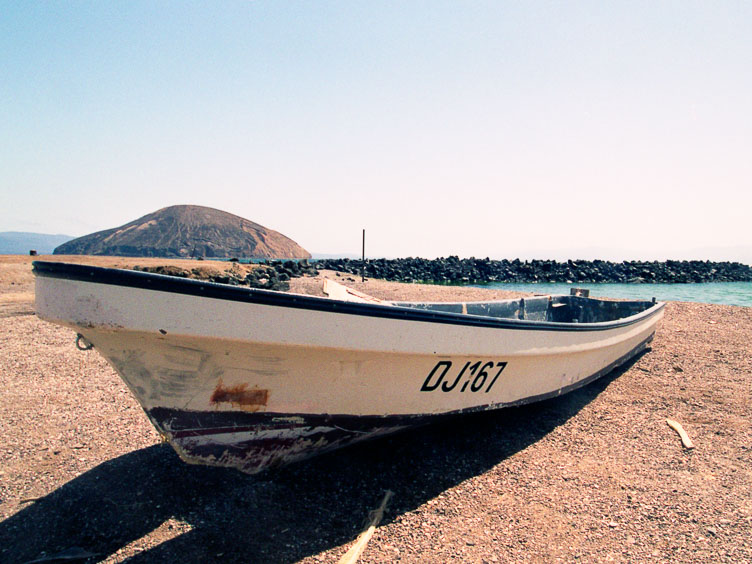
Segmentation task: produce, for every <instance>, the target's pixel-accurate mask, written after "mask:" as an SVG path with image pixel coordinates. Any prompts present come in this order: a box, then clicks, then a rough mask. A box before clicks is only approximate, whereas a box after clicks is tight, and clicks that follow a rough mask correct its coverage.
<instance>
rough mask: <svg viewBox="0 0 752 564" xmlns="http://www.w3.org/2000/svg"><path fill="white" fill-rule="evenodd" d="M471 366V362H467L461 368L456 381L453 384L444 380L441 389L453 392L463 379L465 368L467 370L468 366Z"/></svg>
mask: <svg viewBox="0 0 752 564" xmlns="http://www.w3.org/2000/svg"><path fill="white" fill-rule="evenodd" d="M468 366H470V362H466V363H465V366H463V367H462V370H460V373H459V374H458V375H457V377H456V378H455V379H454V382H452V385H451V386H450V385H448V384H449V382H444V383H443V384H442V385H441V390H442V391H444V392H451V391H452V390H453V389H454V388H455V387H456V386H457V384H458V383H459V381H460V380H461V379H462V375H463V374H464V373H465V370H467V367H468Z"/></svg>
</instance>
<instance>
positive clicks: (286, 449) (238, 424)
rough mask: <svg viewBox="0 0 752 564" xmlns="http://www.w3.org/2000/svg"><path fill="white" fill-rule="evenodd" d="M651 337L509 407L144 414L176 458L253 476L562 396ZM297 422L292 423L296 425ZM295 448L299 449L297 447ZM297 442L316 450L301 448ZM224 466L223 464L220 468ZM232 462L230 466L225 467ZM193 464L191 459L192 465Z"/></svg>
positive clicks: (637, 349) (630, 354) (605, 371)
mask: <svg viewBox="0 0 752 564" xmlns="http://www.w3.org/2000/svg"><path fill="white" fill-rule="evenodd" d="M654 335H655V334H654V333H653V334H651V335H650V336H649V337H647V338H646V339H645V340H644V341H642V342H641V343H639V344H638V345H637V346H636V347H634V348H633V349H632V350H631V351H629V352H628V353H627V354H625V355H623V356H622V357H620V358H618V359H616V360H615V361H614V362H612V363H610V364H609V365H608V366H605V367H604V368H602V369H601V370H599V371H597V372H596V373H595V374H592V375H590V376H588V377H587V378H583V379H582V380H580V381H579V382H576V383H574V384H572V385H570V386H567V387H565V388H561V389H559V390H554V391H552V392H548V393H545V394H540V395H537V396H532V397H528V398H524V399H521V400H518V401H514V402H508V403H499V404H488V405H482V406H476V407H472V408H467V409H461V410H457V411H451V412H447V413H441V414H413V415H383V416H381V415H361V416H358V415H347V414H335V415H332V414H310V413H246V412H242V411H184V410H178V409H170V408H164V407H155V408H152V409H149V410H147V414H148V415H149V417H150V418H151V420H152V421H153V422H154V424H155V426H156V427H157V428H158V429H159V430H160V431H163V432H165V433H167V434H168V435H169V439H170V442H171V443H172V444H173V447H174V448H175V449H176V450H177V451H178V453H179V454H181V456H183V457H185V458H187V459H188V462H192V460H191V459H192V458H193V459H200V460H201V461H203V462H207V463H209V462H208V460H211V461H213V463H214V464H216V465H220V466H233V467H237V468H238V469H240V470H242V471H244V472H249V473H256V472H260V471H261V470H263V469H264V468H267V467H270V466H279V465H283V464H286V463H289V462H293V461H296V460H301V459H304V458H309V457H312V456H315V455H317V454H321V453H323V452H326V451H330V450H334V449H336V448H340V447H344V446H347V445H349V444H352V443H355V442H359V441H362V440H367V439H370V438H373V437H376V436H383V435H386V434H389V433H393V432H396V431H400V430H403V429H406V428H409V427H416V426H421V425H426V424H429V423H436V422H439V421H442V420H445V419H448V418H450V417H455V416H457V415H462V414H469V413H478V412H482V411H490V410H495V409H502V408H505V407H512V406H518V405H524V404H528V403H534V402H538V401H543V400H546V399H550V398H554V397H557V396H560V395H564V394H566V393H568V392H571V391H573V390H576V389H577V388H581V387H583V386H586V385H588V384H590V383H591V382H593V381H595V380H597V379H598V378H600V377H602V376H605V375H606V374H608V373H610V372H611V371H613V370H614V369H616V368H617V367H619V366H621V365H622V364H624V363H625V362H627V361H629V360H630V359H632V358H634V357H635V356H637V355H639V354H640V353H642V352H643V351H644V350H646V349H647V347H648V345H649V343H650V342H651V341H652V340H653V337H654ZM296 420H297V421H296ZM284 430H289V431H295V430H299V431H300V432H301V436H300V437H284V438H282V437H280V438H261V437H259V438H253V436H252V435H253V434H256V433H263V432H264V431H284ZM225 433H247V434H249V435H251V437H249V438H248V439H247V440H241V441H238V442H237V443H234V444H229V445H228V444H219V443H210V442H209V443H204V444H199V442H198V441H200V440H201V438H202V437H203V438H206V439H208V438H209V437H210V436H211V435H218V434H225ZM299 443H300V444H299ZM302 443H307V444H316V445H319V446H317V447H316V448H308V449H305V450H304V449H303V447H302ZM222 461H225V462H226V463H223V462H222ZM230 461H233V462H230ZM193 462H196V460H193Z"/></svg>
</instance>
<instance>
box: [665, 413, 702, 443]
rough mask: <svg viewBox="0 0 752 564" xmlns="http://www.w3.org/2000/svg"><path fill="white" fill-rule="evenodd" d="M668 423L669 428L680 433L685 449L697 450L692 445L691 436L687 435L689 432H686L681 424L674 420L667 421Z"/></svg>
mask: <svg viewBox="0 0 752 564" xmlns="http://www.w3.org/2000/svg"><path fill="white" fill-rule="evenodd" d="M666 423H668V426H669V427H671V428H672V429H673V430H674V431H676V432H677V433H679V436H680V437H681V441H682V444H683V445H684V448H695V445H694V444H693V443H692V439H690V438H689V435H687V432H686V431H685V430H684V427H682V426H681V423H679V422H678V421H674V420H673V419H666Z"/></svg>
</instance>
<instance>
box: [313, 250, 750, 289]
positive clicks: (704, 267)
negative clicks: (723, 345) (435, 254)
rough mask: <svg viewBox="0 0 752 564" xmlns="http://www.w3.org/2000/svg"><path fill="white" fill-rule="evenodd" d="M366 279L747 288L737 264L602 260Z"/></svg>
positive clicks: (397, 268)
mask: <svg viewBox="0 0 752 564" xmlns="http://www.w3.org/2000/svg"><path fill="white" fill-rule="evenodd" d="M315 266H316V268H319V269H330V270H337V271H340V272H346V273H350V274H356V275H360V274H361V270H362V268H363V264H362V261H360V260H354V259H344V258H343V259H322V260H318V261H316V262H315ZM365 276H366V277H367V278H380V279H385V280H392V281H398V282H428V283H433V284H483V283H487V282H565V283H581V282H582V283H596V282H620V283H636V284H637V283H640V284H641V283H687V282H749V281H752V267H750V266H748V265H745V264H741V263H738V262H711V261H699V260H692V261H677V260H668V261H665V262H658V261H653V262H647V261H624V262H610V261H603V260H593V261H589V260H576V261H575V260H569V261H566V262H557V261H555V260H530V261H522V260H520V259H514V260H507V259H503V260H491V259H488V258H485V259H478V258H463V259H461V258H459V257H456V256H450V257H446V258H438V259H431V260H429V259H422V258H404V259H369V260H367V261H366V265H365Z"/></svg>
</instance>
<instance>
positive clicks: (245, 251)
mask: <svg viewBox="0 0 752 564" xmlns="http://www.w3.org/2000/svg"><path fill="white" fill-rule="evenodd" d="M54 254H56V255H108V256H127V257H207V258H233V257H237V258H310V257H311V254H310V253H309V252H308V251H306V250H305V249H304V248H303V247H301V246H300V245H298V244H297V243H296V242H295V241H293V240H292V239H289V238H288V237H285V236H284V235H282V234H281V233H278V232H277V231H273V230H272V229H268V228H266V227H264V226H263V225H259V224H258V223H254V222H252V221H249V220H247V219H244V218H242V217H239V216H237V215H233V214H231V213H227V212H224V211H220V210H215V209H213V208H207V207H203V206H170V207H168V208H163V209H161V210H157V211H155V212H154V213H150V214H149V215H145V216H144V217H141V218H139V219H136V220H135V221H131V222H130V223H126V224H125V225H123V226H121V227H116V228H114V229H108V230H106V231H99V232H97V233H92V234H90V235H84V236H83V237H79V238H78V239H73V240H72V241H68V242H67V243H64V244H62V245H60V246H59V247H57V248H56V249H55V251H54Z"/></svg>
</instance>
